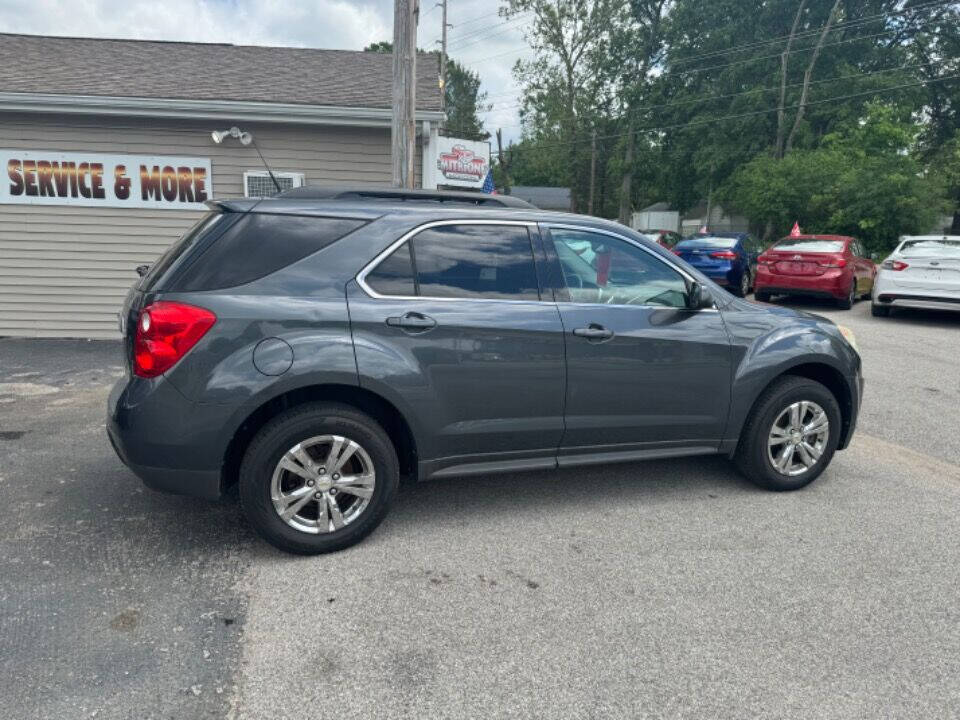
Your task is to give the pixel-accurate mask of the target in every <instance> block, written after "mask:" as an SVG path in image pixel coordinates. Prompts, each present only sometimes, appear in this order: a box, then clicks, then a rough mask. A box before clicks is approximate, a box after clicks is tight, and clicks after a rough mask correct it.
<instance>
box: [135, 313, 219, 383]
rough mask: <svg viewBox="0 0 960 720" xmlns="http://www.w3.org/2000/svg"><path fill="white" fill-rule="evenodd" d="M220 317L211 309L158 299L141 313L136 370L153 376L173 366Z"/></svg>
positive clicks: (148, 376)
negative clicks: (158, 300)
mask: <svg viewBox="0 0 960 720" xmlns="http://www.w3.org/2000/svg"><path fill="white" fill-rule="evenodd" d="M216 321H217V316H216V315H214V314H213V313H212V312H210V311H209V310H205V309H204V308H201V307H196V306H194V305H187V304H185V303H178V302H163V301H160V302H155V303H152V304H150V305H148V306H147V307H145V308H144V309H143V310H142V311H141V312H140V317H139V319H138V320H137V335H136V338H135V339H134V341H133V371H134V373H136V374H137V375H139V376H140V377H145V378H152V377H157V376H158V375H162V374H163V373H165V372H166V371H167V370H169V369H170V368H172V367H173V366H174V365H176V364H177V361H179V360H180V358H182V357H183V356H184V355H186V354H187V352H188V351H189V350H190V348H192V347H193V346H194V345H196V344H197V341H198V340H200V338H202V337H203V336H204V335H205V334H206V332H207V330H209V329H210V328H211V327H213V324H214V323H215V322H216Z"/></svg>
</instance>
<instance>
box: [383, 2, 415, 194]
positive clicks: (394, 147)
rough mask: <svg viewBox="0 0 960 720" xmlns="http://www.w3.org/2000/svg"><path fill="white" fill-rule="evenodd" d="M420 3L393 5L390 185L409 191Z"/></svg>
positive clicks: (413, 148) (413, 150)
mask: <svg viewBox="0 0 960 720" xmlns="http://www.w3.org/2000/svg"><path fill="white" fill-rule="evenodd" d="M418 14H419V0H394V4H393V123H392V125H391V128H390V145H391V147H390V156H391V160H392V166H393V167H392V173H391V175H392V177H391V181H392V185H393V186H394V187H399V188H412V187H413V183H414V172H413V159H414V157H415V155H416V152H415V143H416V134H415V131H416V127H415V125H414V110H415V108H416V66H417V16H418Z"/></svg>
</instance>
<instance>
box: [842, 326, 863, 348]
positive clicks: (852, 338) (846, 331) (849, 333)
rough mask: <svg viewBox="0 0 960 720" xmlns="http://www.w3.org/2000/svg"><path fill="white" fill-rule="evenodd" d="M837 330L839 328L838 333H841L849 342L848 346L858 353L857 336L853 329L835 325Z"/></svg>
mask: <svg viewBox="0 0 960 720" xmlns="http://www.w3.org/2000/svg"><path fill="white" fill-rule="evenodd" d="M837 330H839V331H840V334H841V335H843V338H844V339H845V340H846V341H847V342H848V343H850V347H852V348H853V349H854V350H856V351H857V353H858V354H859V352H860V347H859V346H858V345H857V336H856V335H854V334H853V330H851V329H850V328H848V327H846V326H844V325H837Z"/></svg>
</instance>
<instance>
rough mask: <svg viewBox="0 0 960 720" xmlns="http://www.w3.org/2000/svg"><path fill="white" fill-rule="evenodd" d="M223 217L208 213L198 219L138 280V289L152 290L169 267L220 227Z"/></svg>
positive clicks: (216, 213)
mask: <svg viewBox="0 0 960 720" xmlns="http://www.w3.org/2000/svg"><path fill="white" fill-rule="evenodd" d="M223 217H224V216H223V213H220V212H209V213H207V214H206V215H204V216H203V217H202V218H200V220H198V221H197V223H196V224H195V225H194V226H193V227H191V228H190V229H189V230H187V231H186V232H185V233H184V234H183V235H181V236H180V239H179V240H177V241H176V242H175V243H173V245H171V246H170V247H168V248H167V251H166V252H165V253H163V255H161V256H160V258H159V259H158V260H157V261H156V262H155V263H153V265H151V266H150V270H148V271H147V274H146V275H144V276H143V278H141V280H140V289H141V290H144V291H149V290H152V289H153V287H154V286H155V285H156V284H157V282H158V281H159V280H160V278H161V277H163V275H164V273H166V272H167V270H169V269H170V266H171V265H173V264H174V263H175V262H176V261H177V260H178V259H180V258H181V257H182V256H183V255H184V254H185V253H186V252H187V251H188V250H190V249H191V248H193V247H195V246H196V245H197V244H198V243H199V242H200V240H202V239H203V238H205V237H206V236H207V235H208V234H209V233H210V232H211V231H212V230H213V229H214V228H215V227H217V226H218V225H220V224H221V221H222V220H223Z"/></svg>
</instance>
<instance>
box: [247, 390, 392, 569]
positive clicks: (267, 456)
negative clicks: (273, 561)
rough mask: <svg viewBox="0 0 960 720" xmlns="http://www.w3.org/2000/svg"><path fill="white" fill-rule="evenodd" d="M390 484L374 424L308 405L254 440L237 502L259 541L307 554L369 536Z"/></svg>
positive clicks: (388, 447)
mask: <svg viewBox="0 0 960 720" xmlns="http://www.w3.org/2000/svg"><path fill="white" fill-rule="evenodd" d="M398 482H399V469H398V465H397V456H396V452H395V451H394V448H393V445H392V443H391V442H390V439H389V437H387V434H386V433H385V432H384V431H383V429H382V428H381V427H380V426H379V425H378V424H377V423H376V422H374V421H373V420H372V419H371V418H369V417H368V416H366V415H364V414H363V413H361V412H359V411H357V410H355V409H353V408H351V407H349V406H346V405H337V404H327V403H311V404H308V405H302V406H299V407H296V408H292V409H290V410H288V411H286V412H284V413H282V414H280V415H278V416H277V417H275V418H274V419H273V420H271V421H270V422H268V423H267V424H266V425H265V426H264V427H263V428H261V430H260V432H258V433H257V435H256V436H255V437H254V439H253V441H252V442H251V443H250V445H249V447H248V448H247V451H246V453H245V455H244V458H243V463H242V464H241V466H240V503H241V506H242V508H243V511H244V514H245V515H246V517H247V519H248V521H249V522H250V524H251V525H252V526H253V528H254V529H255V530H256V531H257V533H259V534H260V535H261V536H262V537H263V538H264V539H265V540H267V542H269V543H271V544H272V545H275V546H276V547H278V548H280V549H281V550H286V551H288V552H294V553H300V554H303V555H312V554H316V553H324V552H332V551H334V550H341V549H343V548H345V547H349V546H350V545H353V544H354V543H357V542H359V541H360V540H362V539H363V538H364V537H365V536H366V535H368V534H369V533H370V532H372V531H373V530H374V528H376V527H377V525H379V524H380V522H381V521H382V520H383V518H384V516H385V515H386V514H387V510H389V508H390V505H391V503H392V501H393V498H394V496H395V495H396V490H397V485H398Z"/></svg>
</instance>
